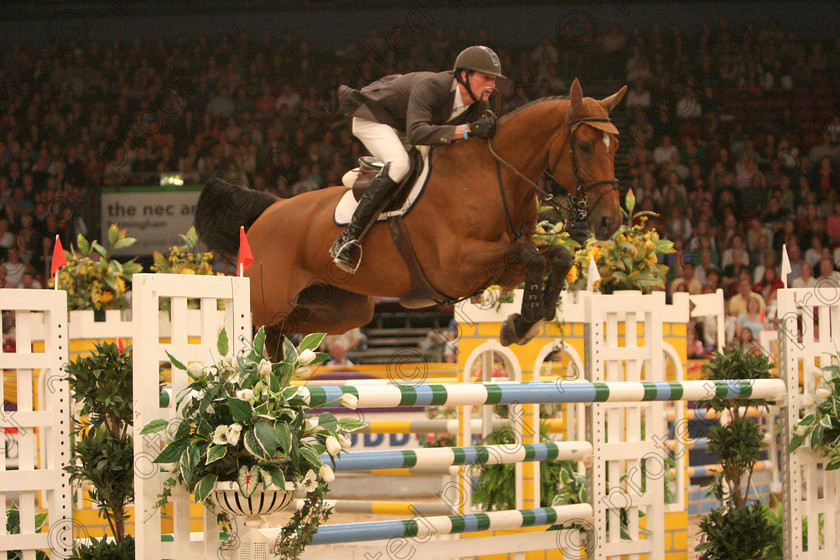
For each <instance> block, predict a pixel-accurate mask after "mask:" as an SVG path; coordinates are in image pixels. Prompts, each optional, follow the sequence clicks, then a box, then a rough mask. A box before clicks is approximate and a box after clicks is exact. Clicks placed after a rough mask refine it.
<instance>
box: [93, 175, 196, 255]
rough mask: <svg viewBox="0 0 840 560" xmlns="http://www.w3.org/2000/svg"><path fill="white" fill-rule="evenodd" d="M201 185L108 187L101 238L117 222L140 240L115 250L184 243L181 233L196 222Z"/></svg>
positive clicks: (144, 251) (145, 250) (135, 251)
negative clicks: (194, 217) (194, 216)
mask: <svg viewBox="0 0 840 560" xmlns="http://www.w3.org/2000/svg"><path fill="white" fill-rule="evenodd" d="M201 189H202V186H201V185H184V186H169V185H167V186H151V187H120V188H106V189H104V190H103V192H102V208H101V212H100V215H101V216H102V225H101V229H102V231H101V233H100V235H99V240H100V241H101V242H104V241H105V240H107V239H108V227H109V226H110V225H111V224H114V223H115V224H117V225H119V226H120V228H122V229H125V230H127V234H128V235H129V236H130V237H136V238H137V243H135V244H134V245H132V246H131V247H127V248H125V249H121V250H118V251H114V254H116V255H151V254H152V253H153V252H154V251H155V250H157V251H160V252H161V253H165V252H166V250H167V249H168V248H169V247H171V246H173V245H180V244H181V241H182V240H181V238H180V237H178V236H179V234H182V233H186V232H187V230H188V229H190V226H192V223H193V215H194V214H195V205H196V203H198V196H199V194H201Z"/></svg>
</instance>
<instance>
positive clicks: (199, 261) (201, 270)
mask: <svg viewBox="0 0 840 560" xmlns="http://www.w3.org/2000/svg"><path fill="white" fill-rule="evenodd" d="M180 237H181V239H183V240H184V244H183V245H180V246H173V247H170V248H169V254H168V255H164V254H163V253H161V252H159V251H155V252H154V256H153V258H154V264H153V265H152V272H165V273H169V274H200V275H207V276H214V275H215V276H224V275H223V274H222V273H221V272H213V252H212V251H207V252H205V253H200V252H196V250H195V249H196V246H197V245H198V233H196V231H195V227H191V228H190V229H189V231H187V233H186V234H181V236H180Z"/></svg>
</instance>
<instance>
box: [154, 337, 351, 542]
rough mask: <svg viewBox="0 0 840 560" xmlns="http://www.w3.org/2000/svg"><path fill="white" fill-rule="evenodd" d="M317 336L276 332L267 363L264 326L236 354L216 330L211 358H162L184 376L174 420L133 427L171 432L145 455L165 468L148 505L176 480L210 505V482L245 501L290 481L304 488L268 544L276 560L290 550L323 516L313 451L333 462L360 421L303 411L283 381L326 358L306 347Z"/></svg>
mask: <svg viewBox="0 0 840 560" xmlns="http://www.w3.org/2000/svg"><path fill="white" fill-rule="evenodd" d="M323 338H324V335H323V334H310V335H308V336H306V337H304V339H303V340H302V341H301V343H300V345H299V347H298V348H295V346H294V345H293V344H292V343H291V342H289V340H288V339H285V340H284V343H283V349H284V355H285V357H284V358H283V359H282V360H281V361H279V362H277V363H272V362H270V361H269V360H266V359H264V358H263V349H264V345H265V331H264V329H260V330H259V332H258V333H257V334H256V336H255V337H254V342H253V347H252V349H251V351H250V353H248V354H247V355H244V356H233V355H232V354H231V353H230V352H229V350H230V349H229V347H228V339H227V334H226V332H225V331H224V330H222V331H221V333H220V334H219V339H218V343H217V349H218V353H219V356H222V357H221V358H220V359H219V360H218V361H217V363H215V364H213V365H206V366H205V365H203V364H201V363H197V362H192V363H189V364H183V363H181V362H179V361H178V360H177V359H175V358H174V357H172V356H169V359H170V361H171V363H172V365H173V367H176V368H178V369H181V370H183V371H186V372H187V373H188V375H189V377H190V378H191V382H190V383H189V384H188V385H187V387H186V388H185V389H184V391H182V392H180V393H179V394H178V395H177V401H176V406H177V417H176V419H175V420H173V421H172V422H171V423H170V422H168V421H167V420H164V419H157V420H152V421H151V422H149V423H148V424H147V425H146V426H145V427H144V428H143V431H142V433H143V434H152V433H158V432H161V431H164V430H167V432H171V433H172V435H171V440H170V441H169V443H168V444H167V445H166V446H165V447H164V448H163V450H162V451H161V452H160V454H159V455H158V457H157V458H156V459H155V462H157V463H163V464H170V465H171V467H170V468H169V470H170V473H171V475H170V477H169V478H168V479H167V480H166V481H165V482H164V484H163V490H162V492H161V494H160V495H159V496H158V502H157V504H156V505H157V506H158V507H162V506H163V505H164V504H166V502H167V500H168V498H169V497H170V496H171V493H172V488H173V487H174V486H175V485H176V484H184V485H186V487H187V489H188V491H189V492H190V493H192V494H193V496H194V499H195V501H196V502H204V504H205V506H207V507H210V508H213V509H216V506H217V505H218V504H215V503H214V492H213V490H214V488H215V486H216V483H217V482H222V481H226V482H235V483H236V484H237V485H238V488H239V491H240V493H241V494H242V495H243V496H244V497H245V498H250V496H251V495H252V494H254V492H255V491H257V490H258V489H259V488H261V487H262V488H265V489H278V488H279V489H285V488H286V482H291V483H293V484H294V485H295V486H296V487H297V488H298V489H300V490H303V491H304V492H306V499H305V500H304V507H303V508H302V509H301V510H299V511H297V512H296V513H295V514H294V517H293V518H292V521H291V522H290V524H289V525H288V526H287V527H286V528H284V529H283V530H282V531H281V534H280V536H279V538H278V541H277V546H278V550H279V552H278V554H280V555H281V556H282V557H283V558H297V557H298V556H297V555H299V554H300V552H302V551H303V548H304V547H305V546H306V545H307V544H308V543H309V542H310V541H311V539H312V536H313V535H314V534H315V532H316V530H317V528H318V525H319V524H320V523H322V522H323V521H325V520H326V519H327V517H328V516H329V514H330V509H329V507H328V506H327V505H326V502H325V500H324V498H325V496H326V492H327V485H328V484H329V483H330V482H332V481H333V480H334V479H335V474H334V472H333V470H332V469H331V468H330V466H329V465H325V464H323V463H322V462H321V455H322V454H324V453H326V454H327V456H328V457H329V458H330V459H331V460H332V461H333V466H335V464H334V458H335V457H337V456H339V455H340V454H341V452H342V450H343V449H346V448H348V447H349V446H350V438H349V437H348V436H347V434H348V433H349V432H352V431H354V430H357V429H359V428H361V427H363V426H364V425H365V424H364V423H363V422H360V421H359V420H356V419H352V418H343V419H341V420H337V419H336V417H335V416H334V415H332V414H331V413H329V412H321V413H320V415H311V414H310V413H311V410H310V408H309V406H308V404H307V403H308V400H309V391H308V390H307V389H306V388H305V387H302V386H292V385H291V383H292V380H293V379H294V378H295V376H302V377H308V376H309V375H311V372H310V367H311V366H313V365H316V364H319V363H321V362H324V361H326V360H328V359H329V355H328V354H326V353H321V352H315V349H316V348H318V346H319V345H320V343H321V340H322V339H323ZM357 403H358V399H356V397H354V396H353V395H349V394H345V395H343V396H342V398H341V405H342V406H345V407H348V408H355V407H356V404H357ZM216 511H217V518H218V520H219V522H220V523H221V524H222V525H223V526H229V525H230V519H229V518H228V517H227V514H225V513H224V512H222V511H221V510H218V509H216Z"/></svg>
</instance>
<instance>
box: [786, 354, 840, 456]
mask: <svg viewBox="0 0 840 560" xmlns="http://www.w3.org/2000/svg"><path fill="white" fill-rule="evenodd" d="M833 358H834V361H835V362H838V363H840V352H838V353H837V354H835V355H834V356H833ZM819 380H820V382H819V385H818V386H817V390H816V392H815V394H814V395H809V394H805V395H804V396H803V399H802V400H803V409H804V410H803V411H804V412H805V413H806V414H805V416H804V417H803V418H802V419H801V420H800V421H799V423H798V424H797V425H796V428H795V431H796V433H795V434H794V436H793V438H792V439H791V442H790V451H793V450H794V449H796V448H798V447H800V446H802V445H807V446H810V447H811V449H812V450H814V451H815V452H816V453H818V454H820V455H822V456H824V457H825V458H826V459H828V464H826V466H825V470H827V471H832V470H837V469H840V366H838V365H836V364H831V365H828V366H825V367H823V368H822V370H821V372H820V376H819Z"/></svg>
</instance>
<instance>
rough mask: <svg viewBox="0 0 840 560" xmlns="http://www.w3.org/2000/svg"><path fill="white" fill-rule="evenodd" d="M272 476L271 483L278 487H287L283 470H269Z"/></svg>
mask: <svg viewBox="0 0 840 560" xmlns="http://www.w3.org/2000/svg"><path fill="white" fill-rule="evenodd" d="M268 474H269V475H270V476H271V483H272V484H274V486H276V487H278V488H286V477H284V476H283V471H282V470H280V469H271V470H269V471H268Z"/></svg>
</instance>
